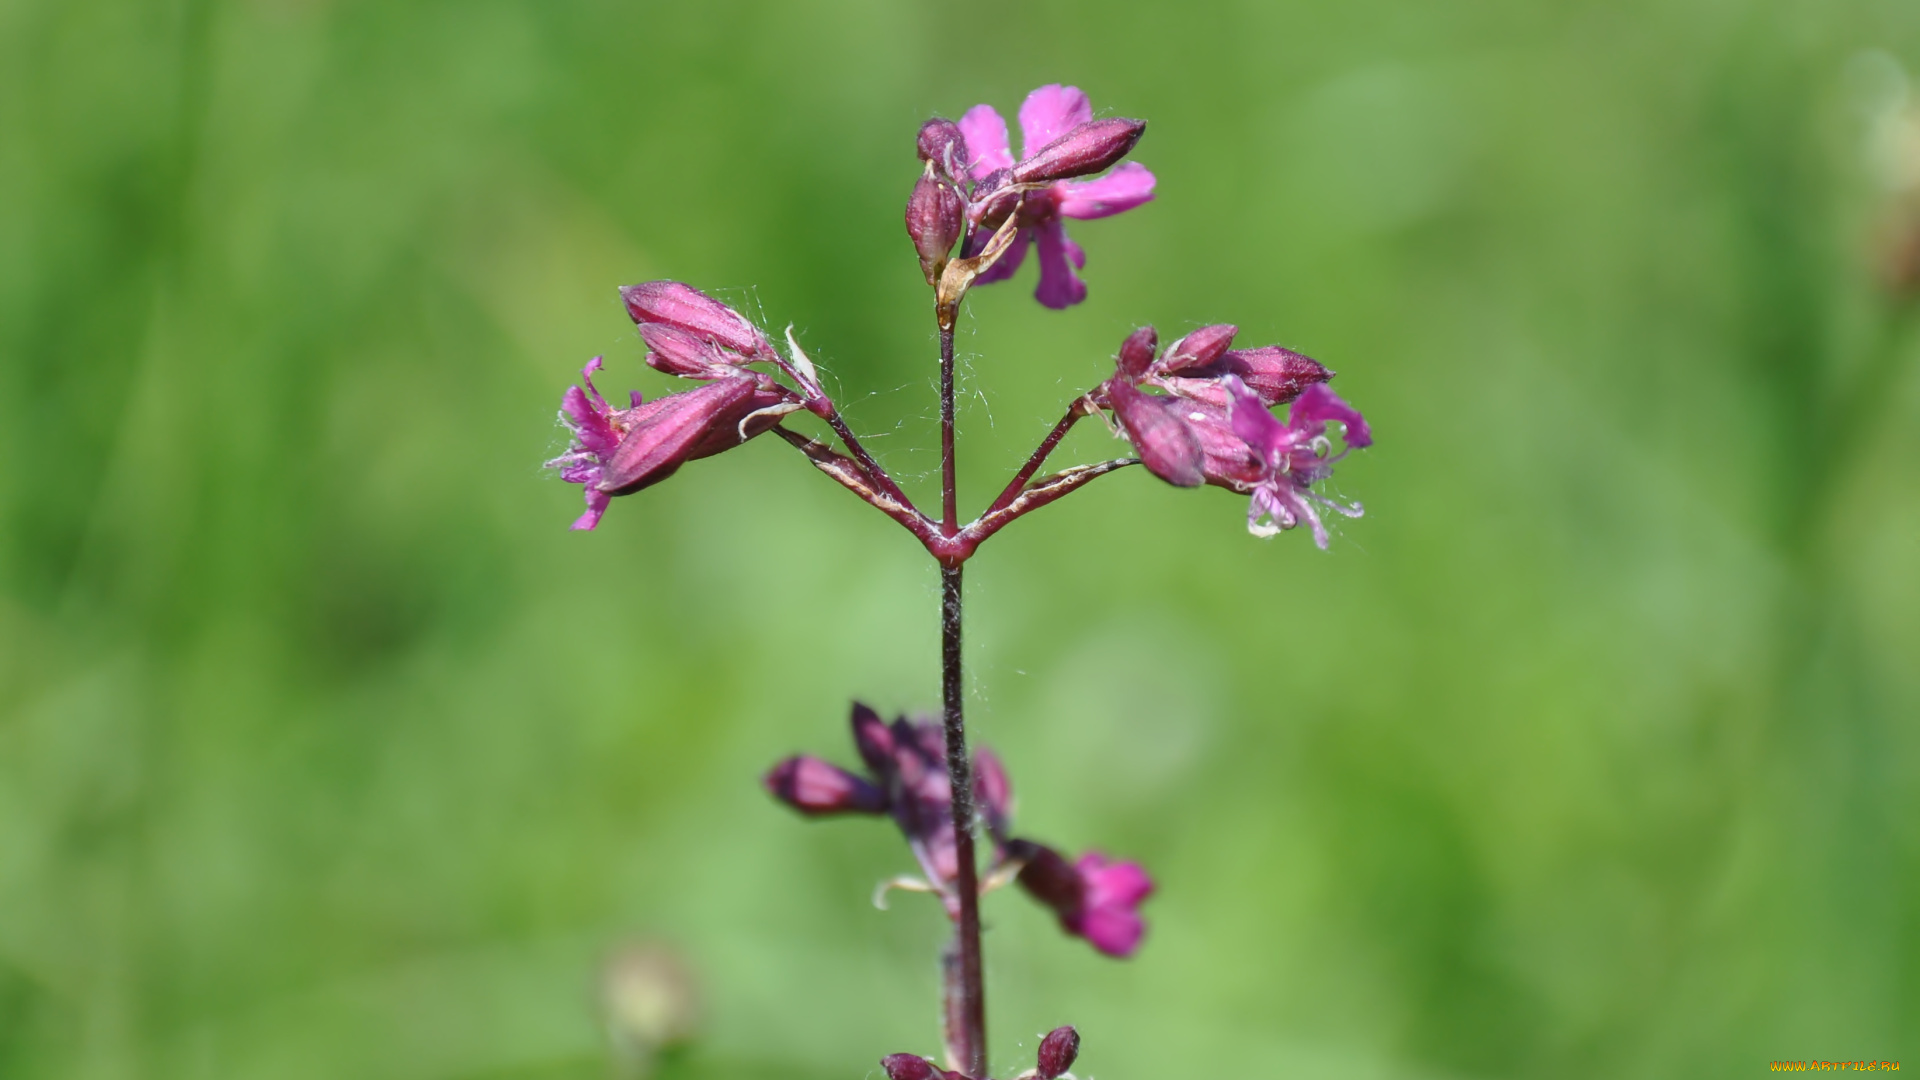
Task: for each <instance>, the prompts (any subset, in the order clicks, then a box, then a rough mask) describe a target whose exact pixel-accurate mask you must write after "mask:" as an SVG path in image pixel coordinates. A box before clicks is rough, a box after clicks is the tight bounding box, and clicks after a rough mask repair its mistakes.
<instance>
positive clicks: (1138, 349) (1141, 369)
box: [1118, 326, 1160, 382]
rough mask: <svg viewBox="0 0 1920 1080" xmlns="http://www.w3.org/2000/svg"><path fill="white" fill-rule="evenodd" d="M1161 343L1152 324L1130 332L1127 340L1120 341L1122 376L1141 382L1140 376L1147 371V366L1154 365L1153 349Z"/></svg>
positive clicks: (1120, 368)
mask: <svg viewBox="0 0 1920 1080" xmlns="http://www.w3.org/2000/svg"><path fill="white" fill-rule="evenodd" d="M1159 343H1160V338H1159V335H1157V334H1155V333H1154V332H1153V327H1151V326H1143V327H1141V328H1140V329H1138V330H1135V331H1134V332H1133V333H1131V334H1128V335H1127V340H1125V341H1123V342H1121V343H1120V362H1119V364H1118V368H1119V371H1120V374H1121V376H1122V377H1123V378H1125V379H1126V380H1127V381H1128V382H1139V381H1140V377H1141V376H1142V375H1145V374H1146V373H1147V368H1149V367H1151V366H1152V365H1153V350H1154V348H1155V346H1157V345H1158V344H1159Z"/></svg>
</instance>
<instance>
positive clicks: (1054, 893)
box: [1007, 840, 1086, 916]
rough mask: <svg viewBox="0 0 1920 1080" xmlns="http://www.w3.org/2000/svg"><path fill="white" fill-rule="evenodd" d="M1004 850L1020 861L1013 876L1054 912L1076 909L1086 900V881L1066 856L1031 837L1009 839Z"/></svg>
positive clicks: (1077, 910) (1061, 912)
mask: <svg viewBox="0 0 1920 1080" xmlns="http://www.w3.org/2000/svg"><path fill="white" fill-rule="evenodd" d="M1007 854H1008V856H1009V857H1011V858H1014V859H1018V860H1020V861H1021V863H1022V864H1023V865H1022V866H1021V867H1020V876H1019V878H1018V879H1016V880H1018V881H1019V882H1020V887H1021V888H1022V889H1024V890H1026V892H1027V895H1029V896H1031V897H1033V898H1034V899H1035V900H1038V901H1040V902H1041V903H1042V904H1045V905H1046V906H1047V907H1049V908H1052V909H1053V911H1054V913H1055V914H1058V915H1062V916H1067V915H1074V914H1078V913H1079V911H1080V910H1081V908H1082V906H1083V905H1084V903H1085V900H1086V885H1085V883H1083V882H1082V881H1081V880H1080V872H1079V871H1077V870H1075V869H1074V868H1073V864H1072V863H1070V862H1068V861H1067V860H1066V857H1065V856H1063V855H1061V854H1060V853H1059V852H1057V851H1055V850H1053V849H1052V848H1050V847H1048V846H1046V845H1045V844H1037V843H1034V842H1033V841H1031V840H1013V841H1010V842H1009V843H1008V844H1007Z"/></svg>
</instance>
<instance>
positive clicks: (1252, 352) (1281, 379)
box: [1167, 345, 1333, 408]
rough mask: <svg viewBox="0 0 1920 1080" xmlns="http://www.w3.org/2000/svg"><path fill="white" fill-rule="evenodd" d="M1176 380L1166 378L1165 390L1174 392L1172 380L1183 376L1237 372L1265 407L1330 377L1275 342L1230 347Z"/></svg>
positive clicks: (1315, 364) (1219, 376) (1282, 402)
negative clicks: (1232, 348)
mask: <svg viewBox="0 0 1920 1080" xmlns="http://www.w3.org/2000/svg"><path fill="white" fill-rule="evenodd" d="M1180 375H1181V376H1182V377H1181V378H1180V379H1170V380H1168V382H1167V386H1168V389H1171V390H1173V391H1174V392H1175V393H1180V392H1181V390H1180V389H1179V387H1178V386H1177V385H1175V384H1176V383H1181V382H1185V381H1186V380H1187V379H1211V380H1214V381H1216V382H1218V381H1219V380H1222V379H1224V378H1226V377H1227V376H1228V375H1237V376H1239V377H1240V381H1241V382H1243V383H1245V384H1246V386H1247V389H1249V390H1251V391H1253V392H1254V393H1255V394H1258V395H1259V397H1260V400H1261V401H1263V402H1265V403H1266V404H1267V406H1268V407H1269V408H1271V407H1272V406H1275V405H1285V404H1286V403H1287V402H1289V401H1292V400H1293V399H1294V398H1297V397H1299V396H1300V393H1301V391H1303V390H1305V389H1306V388H1307V387H1309V386H1313V385H1314V384H1316V383H1323V382H1326V381H1327V380H1328V379H1331V378H1333V372H1331V371H1328V370H1327V369H1326V368H1325V367H1324V366H1323V365H1321V363H1320V362H1319V361H1317V360H1314V359H1312V358H1310V357H1306V356H1302V355H1300V354H1299V353H1297V352H1294V351H1293V350H1291V349H1283V348H1281V347H1280V346H1278V345H1265V346H1262V347H1260V348H1258V349H1234V350H1231V351H1229V352H1226V353H1223V354H1221V356H1220V358H1219V359H1218V360H1216V361H1214V362H1213V363H1211V364H1208V365H1206V366H1205V367H1195V368H1189V369H1187V370H1185V371H1182V372H1181V373H1180Z"/></svg>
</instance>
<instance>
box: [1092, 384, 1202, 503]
mask: <svg viewBox="0 0 1920 1080" xmlns="http://www.w3.org/2000/svg"><path fill="white" fill-rule="evenodd" d="M1107 395H1108V399H1109V400H1110V401H1111V402H1112V405H1113V415H1114V416H1116V417H1118V418H1119V420H1120V426H1121V427H1123V428H1125V429H1126V432H1127V438H1128V439H1129V440H1131V441H1132V442H1133V449H1134V452H1135V453H1137V454H1139V455H1140V463H1141V464H1142V465H1145V466H1146V467H1147V470H1148V471H1149V472H1151V473H1153V475H1155V476H1157V477H1159V478H1160V479H1162V480H1165V481H1166V482H1167V483H1169V484H1172V485H1173V486H1174V487H1199V486H1200V485H1201V484H1202V483H1204V482H1205V480H1206V474H1205V473H1204V472H1202V471H1201V464H1202V460H1203V459H1202V457H1201V453H1200V443H1199V440H1198V439H1197V438H1195V436H1194V433H1193V431H1192V430H1191V429H1190V427H1189V425H1188V423H1187V420H1186V418H1185V417H1183V416H1182V415H1180V413H1181V410H1182V409H1183V408H1184V407H1185V404H1184V403H1183V402H1181V401H1180V399H1178V398H1172V397H1155V396H1154V395H1152V394H1144V393H1141V392H1140V391H1139V390H1137V389H1135V388H1134V387H1132V386H1131V385H1129V384H1127V383H1126V382H1124V381H1122V380H1119V379H1111V380H1108V383H1107Z"/></svg>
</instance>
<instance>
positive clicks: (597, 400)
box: [580, 356, 607, 412]
mask: <svg viewBox="0 0 1920 1080" xmlns="http://www.w3.org/2000/svg"><path fill="white" fill-rule="evenodd" d="M606 366H607V365H606V364H604V363H602V362H601V360H600V358H599V357H597V356H596V357H594V358H593V359H591V360H589V361H587V366H586V367H583V368H581V369H580V381H581V382H584V383H586V384H587V393H588V394H590V395H592V396H593V403H594V404H595V405H597V406H599V408H600V410H601V411H602V412H605V411H606V408H607V399H606V398H603V397H601V396H600V389H599V388H598V387H596V386H594V385H593V373H594V372H596V371H599V370H600V369H601V368H603V367H606Z"/></svg>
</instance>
